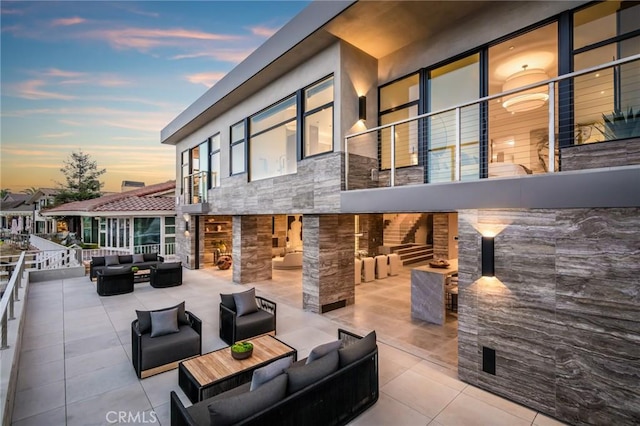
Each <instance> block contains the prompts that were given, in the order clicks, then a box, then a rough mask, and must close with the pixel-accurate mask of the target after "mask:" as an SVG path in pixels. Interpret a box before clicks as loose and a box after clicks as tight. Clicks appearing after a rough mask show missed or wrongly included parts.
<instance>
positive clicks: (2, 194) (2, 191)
mask: <svg viewBox="0 0 640 426" xmlns="http://www.w3.org/2000/svg"><path fill="white" fill-rule="evenodd" d="M10 192H11V190H10V189H9V188H4V189H0V198H4V197H5V196H6V195H7V194H8V193H10Z"/></svg>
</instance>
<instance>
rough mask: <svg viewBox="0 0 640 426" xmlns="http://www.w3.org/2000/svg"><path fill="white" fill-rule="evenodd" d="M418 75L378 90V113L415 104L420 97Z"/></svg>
mask: <svg viewBox="0 0 640 426" xmlns="http://www.w3.org/2000/svg"><path fill="white" fill-rule="evenodd" d="M419 87H420V75H419V74H417V73H416V74H413V75H410V76H409V77H405V78H403V79H402V80H398V81H395V82H393V83H391V84H388V85H386V86H384V87H381V88H380V111H386V110H388V109H392V108H397V107H399V106H401V105H406V104H408V103H410V102H415V101H417V100H418V98H419V96H420V90H419Z"/></svg>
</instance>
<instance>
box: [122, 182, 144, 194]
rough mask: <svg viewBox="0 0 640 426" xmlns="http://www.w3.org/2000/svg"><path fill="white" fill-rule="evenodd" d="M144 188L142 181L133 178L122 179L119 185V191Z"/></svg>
mask: <svg viewBox="0 0 640 426" xmlns="http://www.w3.org/2000/svg"><path fill="white" fill-rule="evenodd" d="M138 188H144V182H137V181H135V180H123V181H122V184H121V185H120V192H125V191H131V190H132V189H138Z"/></svg>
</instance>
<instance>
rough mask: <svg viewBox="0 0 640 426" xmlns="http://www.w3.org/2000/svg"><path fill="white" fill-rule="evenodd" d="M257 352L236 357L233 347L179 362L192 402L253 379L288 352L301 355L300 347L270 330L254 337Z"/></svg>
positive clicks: (183, 386)
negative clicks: (283, 340)
mask: <svg viewBox="0 0 640 426" xmlns="http://www.w3.org/2000/svg"><path fill="white" fill-rule="evenodd" d="M247 341H249V342H251V343H253V355H251V357H249V358H247V359H243V360H236V359H233V357H232V356H231V351H230V349H229V347H228V346H227V347H226V348H222V349H218V350H217V351H213V352H209V353H208V354H205V355H202V356H199V357H196V358H192V359H189V360H187V361H183V362H181V363H180V364H179V366H178V384H179V385H180V388H181V389H182V390H183V391H184V393H185V394H186V395H187V397H189V399H190V400H191V402H193V403H196V402H199V401H202V400H203V399H207V398H209V397H212V396H215V395H218V394H219V393H222V392H225V391H227V390H229V389H233V388H235V387H238V386H240V385H242V384H245V383H248V382H250V381H251V378H252V376H253V371H254V370H255V369H257V368H260V367H263V366H265V365H267V364H269V363H270V362H272V361H275V360H277V359H280V358H285V357H287V356H293V361H296V360H297V358H298V351H297V350H296V349H294V348H292V347H291V346H289V345H287V344H285V343H283V342H281V341H280V340H278V339H277V338H275V337H273V336H272V335H270V334H266V335H263V336H260V337H256V338H253V339H247Z"/></svg>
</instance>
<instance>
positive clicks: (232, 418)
mask: <svg viewBox="0 0 640 426" xmlns="http://www.w3.org/2000/svg"><path fill="white" fill-rule="evenodd" d="M286 391H287V375H286V374H281V375H279V376H278V377H276V378H274V379H273V380H270V381H269V382H267V383H265V384H264V385H262V386H260V387H259V388H258V389H256V390H254V391H251V392H246V393H243V394H240V395H234V396H230V397H228V398H220V399H216V400H214V401H212V402H211V404H209V415H210V419H211V424H212V425H216V426H218V425H220V426H222V425H232V424H235V423H238V422H240V421H241V420H243V419H246V418H247V417H249V416H251V415H253V414H256V413H258V412H260V411H262V410H264V409H266V408H269V407H271V406H272V405H274V404H275V403H277V402H278V401H280V400H281V399H283V398H284V397H285V395H286Z"/></svg>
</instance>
